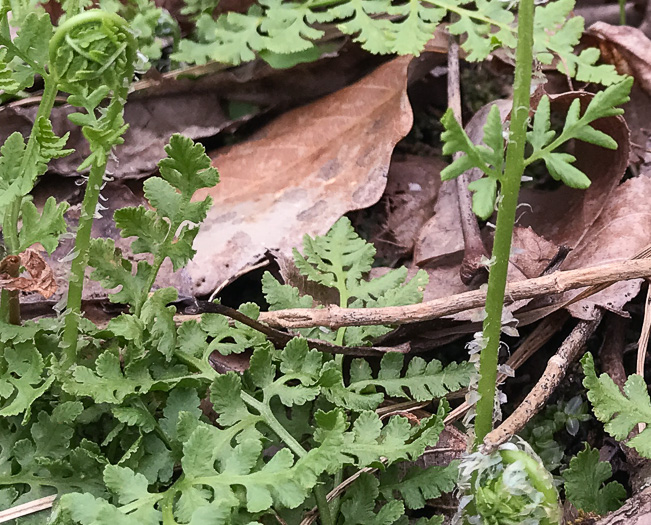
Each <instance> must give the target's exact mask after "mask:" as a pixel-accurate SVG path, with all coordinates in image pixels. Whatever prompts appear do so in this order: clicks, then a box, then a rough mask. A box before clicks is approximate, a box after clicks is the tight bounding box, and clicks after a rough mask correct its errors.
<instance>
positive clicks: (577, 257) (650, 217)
mask: <svg viewBox="0 0 651 525" xmlns="http://www.w3.org/2000/svg"><path fill="white" fill-rule="evenodd" d="M649 200H651V178H649V177H645V176H641V177H636V178H634V179H630V180H627V181H626V182H624V183H623V184H622V185H621V186H619V187H618V188H616V189H615V191H614V192H613V193H612V194H611V196H610V199H609V200H608V202H607V203H606V206H605V208H604V209H603V211H602V212H601V214H600V215H599V218H598V219H597V220H596V221H595V223H594V224H593V225H592V226H591V227H590V229H589V230H588V231H587V233H586V235H585V237H584V239H583V242H582V243H581V245H580V246H579V247H577V248H576V249H575V250H574V251H572V252H570V254H569V255H568V257H567V259H566V262H565V264H564V265H563V269H567V270H571V269H574V268H587V267H590V266H597V265H600V264H606V263H612V262H616V261H622V260H624V259H628V258H630V257H632V256H633V255H635V253H637V252H638V251H640V250H641V249H642V248H644V247H645V246H647V245H648V244H649V242H650V240H651V210H649ZM641 284H642V280H641V279H637V280H634V281H625V282H621V283H616V284H614V285H612V286H610V287H609V288H607V289H606V290H604V291H602V292H599V293H598V294H596V295H593V296H592V297H590V298H588V299H584V300H582V301H579V302H577V303H575V304H573V305H571V306H570V307H569V311H570V313H571V314H572V315H573V316H574V317H578V318H580V319H587V320H589V319H594V315H595V307H596V306H600V307H602V308H606V309H608V310H611V311H614V312H618V313H621V311H622V308H623V306H624V305H625V304H626V303H628V302H629V301H630V300H631V299H632V298H633V297H635V295H637V293H638V292H639V290H640V286H641ZM577 293H578V292H571V293H568V294H567V296H566V297H564V299H569V298H571V297H573V296H575V295H576V294H577Z"/></svg>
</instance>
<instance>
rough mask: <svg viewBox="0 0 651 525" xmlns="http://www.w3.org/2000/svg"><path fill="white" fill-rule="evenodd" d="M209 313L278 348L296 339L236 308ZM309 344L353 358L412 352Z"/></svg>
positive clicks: (217, 307)
mask: <svg viewBox="0 0 651 525" xmlns="http://www.w3.org/2000/svg"><path fill="white" fill-rule="evenodd" d="M207 311H208V312H209V313H217V314H221V315H224V316H226V317H229V318H231V319H233V320H234V321H238V322H240V323H242V324H244V325H246V326H248V327H250V328H253V329H254V330H257V331H258V332H260V333H262V334H264V335H266V336H267V338H269V340H270V341H271V342H272V343H273V344H274V346H276V347H277V348H282V347H284V346H285V345H286V344H287V343H288V342H289V341H291V340H292V339H293V338H294V337H295V335H294V334H288V333H287V332H282V331H280V330H276V329H275V328H271V327H269V326H267V325H266V324H263V323H261V322H259V321H256V320H255V319H252V318H251V317H249V316H248V315H245V314H243V313H242V312H239V311H237V310H235V309H234V308H229V307H228V306H224V305H223V304H214V303H209V304H208V305H207ZM200 318H201V315H199V314H197V315H175V316H174V320H175V321H176V322H177V323H180V322H182V321H188V320H199V319H200ZM307 342H308V345H309V346H310V348H314V349H315V350H319V351H321V352H326V353H329V354H343V355H348V356H353V357H374V356H378V355H382V354H385V353H387V352H400V353H402V354H407V353H409V352H410V350H411V346H410V345H409V343H404V344H401V345H398V346H340V345H336V344H334V343H329V342H327V341H321V340H319V339H307Z"/></svg>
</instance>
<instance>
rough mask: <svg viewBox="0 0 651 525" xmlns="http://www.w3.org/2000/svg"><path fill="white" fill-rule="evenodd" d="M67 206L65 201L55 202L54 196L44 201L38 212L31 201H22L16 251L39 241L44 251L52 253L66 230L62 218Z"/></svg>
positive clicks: (20, 250) (23, 249)
mask: <svg viewBox="0 0 651 525" xmlns="http://www.w3.org/2000/svg"><path fill="white" fill-rule="evenodd" d="M68 208H69V204H68V203H67V202H62V203H59V204H57V202H56V200H55V199H54V197H49V198H48V199H47V200H46V201H45V205H44V206H43V211H42V212H41V213H39V212H38V210H37V209H36V206H35V205H34V203H33V202H32V201H28V200H25V201H23V206H22V209H21V212H22V219H23V223H22V227H21V228H20V232H19V233H18V241H19V243H20V245H19V248H18V251H19V252H23V251H25V250H26V249H27V248H29V247H30V246H32V245H34V244H36V243H40V244H41V245H42V246H43V248H45V251H47V253H49V254H50V255H52V252H53V251H54V250H56V248H57V246H58V245H59V238H60V237H61V235H62V234H64V233H65V232H66V230H67V225H66V221H65V219H64V218H63V216H64V214H65V213H66V211H67V210H68Z"/></svg>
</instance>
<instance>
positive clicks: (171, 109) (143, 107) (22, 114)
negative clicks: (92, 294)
mask: <svg viewBox="0 0 651 525" xmlns="http://www.w3.org/2000/svg"><path fill="white" fill-rule="evenodd" d="M382 60H383V59H382V57H378V56H374V55H370V54H369V53H367V52H365V51H363V50H362V49H361V48H359V46H357V45H349V46H346V47H345V52H342V53H340V54H338V55H337V56H333V57H327V58H322V59H321V60H319V61H317V62H313V63H308V64H300V65H298V66H296V67H294V68H292V69H287V70H279V69H273V68H272V67H271V66H269V65H268V64H266V63H265V62H263V61H262V60H256V61H253V62H250V63H247V64H244V65H242V66H240V67H236V68H229V69H228V70H224V68H223V65H222V66H221V67H215V66H220V65H219V64H214V63H213V64H209V65H207V66H201V67H196V68H192V69H190V70H185V71H183V74H182V75H181V74H179V72H178V71H174V72H170V73H167V74H165V75H159V76H157V77H156V78H147V79H146V80H143V81H141V82H138V83H137V84H136V85H135V86H134V91H133V92H132V93H131V94H130V95H129V100H128V103H127V105H126V107H125V121H126V122H127V123H128V124H129V126H130V127H129V129H128V130H127V132H126V134H125V143H124V145H122V146H120V147H118V148H116V150H115V154H116V158H117V159H118V161H117V162H114V161H111V162H110V163H109V171H111V172H112V173H114V176H115V178H116V179H123V178H131V179H132V178H142V177H145V176H148V175H151V174H152V173H154V172H155V171H156V169H157V168H156V165H157V163H158V161H159V160H160V159H161V158H163V157H164V156H165V152H164V149H163V148H164V146H165V144H166V143H167V141H168V140H169V137H170V136H171V135H172V134H173V133H182V134H184V135H186V136H188V137H190V138H192V139H202V138H206V137H212V136H215V135H217V134H219V133H225V132H226V133H228V132H233V131H235V130H236V129H237V128H238V127H239V126H241V125H242V124H244V123H246V122H248V121H249V120H251V118H253V117H255V116H258V115H261V114H265V113H267V112H268V111H270V110H274V111H276V112H279V111H284V110H287V109H289V108H293V107H296V106H298V105H301V104H305V103H306V102H309V101H311V100H314V99H315V98H318V97H321V96H324V95H327V94H329V93H332V92H334V91H336V90H337V89H341V88H343V87H344V86H346V85H348V84H350V83H351V82H353V81H355V80H357V79H359V78H360V77H361V76H363V75H364V74H365V73H367V72H369V71H370V70H371V69H372V68H373V67H375V66H377V65H378V64H380V63H381V61H382ZM39 102H40V99H39V98H37V97H32V98H29V99H24V100H19V101H16V102H12V103H10V104H7V105H4V106H2V107H0V143H1V142H2V141H4V139H5V138H6V137H8V136H9V135H10V134H11V133H13V132H14V131H20V132H22V133H23V134H25V135H27V134H29V131H30V130H31V127H32V124H33V120H34V117H35V115H36V111H37V109H38V103H39ZM60 102H65V98H61V99H60ZM75 111H76V110H75V109H74V108H72V107H70V106H68V105H65V104H62V105H59V106H56V107H55V108H54V109H53V111H52V114H51V119H52V121H53V127H54V129H55V131H56V132H57V134H59V135H62V134H64V133H65V132H70V139H69V141H68V147H70V148H74V149H75V153H73V154H72V155H69V156H67V157H64V158H61V159H55V160H54V161H53V162H51V163H50V165H49V169H50V171H52V172H55V173H58V174H61V175H65V176H77V173H76V169H77V167H78V166H79V164H80V163H81V161H82V160H83V158H85V156H87V155H88V145H87V142H86V140H85V139H84V137H83V135H82V133H81V129H80V128H79V127H76V126H73V125H72V124H71V123H70V121H69V120H68V115H69V114H70V113H73V112H75Z"/></svg>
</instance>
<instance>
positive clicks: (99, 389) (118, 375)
mask: <svg viewBox="0 0 651 525" xmlns="http://www.w3.org/2000/svg"><path fill="white" fill-rule="evenodd" d="M153 385H154V381H153V379H152V377H151V375H150V374H149V372H148V371H147V370H146V369H145V368H142V367H137V366H134V367H127V368H126V369H125V370H123V369H122V365H121V363H120V358H119V357H118V356H116V355H115V354H113V353H111V352H110V351H106V352H104V353H102V354H101V355H100V356H99V357H98V358H97V360H96V361H95V369H94V370H93V369H91V368H88V367H86V366H77V367H76V368H75V369H74V371H73V372H72V377H71V378H70V379H68V380H66V381H65V382H64V384H63V388H64V390H65V391H66V392H68V393H69V394H75V395H77V396H88V397H91V398H93V399H94V400H95V402H96V403H111V404H116V405H117V404H120V403H122V402H123V401H124V400H125V399H126V398H127V397H128V396H130V395H133V394H144V393H146V392H148V391H149V389H150V388H151V387H152V386H153Z"/></svg>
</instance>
